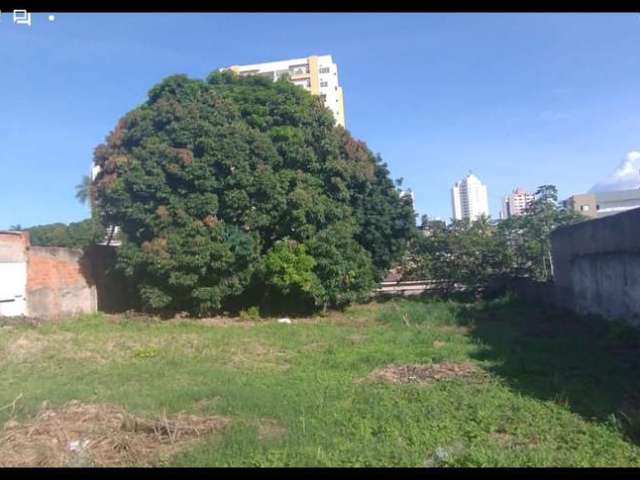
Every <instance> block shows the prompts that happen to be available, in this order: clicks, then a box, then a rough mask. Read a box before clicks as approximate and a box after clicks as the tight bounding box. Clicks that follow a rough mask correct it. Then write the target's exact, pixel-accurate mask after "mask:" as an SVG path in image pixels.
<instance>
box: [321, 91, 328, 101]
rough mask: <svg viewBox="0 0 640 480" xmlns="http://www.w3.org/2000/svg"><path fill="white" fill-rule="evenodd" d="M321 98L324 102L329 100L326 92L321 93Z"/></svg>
mask: <svg viewBox="0 0 640 480" xmlns="http://www.w3.org/2000/svg"><path fill="white" fill-rule="evenodd" d="M320 98H321V99H322V101H323V102H326V101H327V96H326V95H325V94H324V93H323V94H322V95H320Z"/></svg>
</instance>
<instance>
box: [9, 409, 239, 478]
mask: <svg viewBox="0 0 640 480" xmlns="http://www.w3.org/2000/svg"><path fill="white" fill-rule="evenodd" d="M228 423H229V420H228V419H227V418H226V417H219V416H216V417H198V416H195V415H186V414H179V415H175V416H171V417H167V416H166V415H164V416H162V417H161V418H154V419H147V418H143V417H138V416H134V415H131V414H129V413H127V412H126V410H124V409H123V408H120V407H117V406H111V405H100V404H83V403H80V402H78V401H71V402H69V403H67V404H66V405H64V406H63V407H62V408H60V409H56V410H54V409H47V408H46V407H45V408H43V409H42V410H41V411H40V413H39V414H38V415H37V416H36V417H35V418H34V419H33V420H32V421H29V422H26V423H18V422H15V421H9V422H7V423H6V424H5V425H4V428H3V429H2V430H1V431H0V451H1V452H2V455H1V456H0V467H36V466H37V467H65V466H133V465H135V466H150V465H154V464H158V463H159V462H162V461H163V459H165V458H168V457H170V456H172V455H173V454H175V453H176V452H177V451H179V450H181V449H182V448H184V447H186V446H188V445H190V444H191V443H192V441H193V440H195V439H197V438H199V437H201V436H203V435H206V434H210V433H212V432H219V431H221V430H223V429H224V428H225V427H226V426H227V424H228Z"/></svg>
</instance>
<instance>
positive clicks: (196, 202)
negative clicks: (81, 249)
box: [91, 72, 415, 314]
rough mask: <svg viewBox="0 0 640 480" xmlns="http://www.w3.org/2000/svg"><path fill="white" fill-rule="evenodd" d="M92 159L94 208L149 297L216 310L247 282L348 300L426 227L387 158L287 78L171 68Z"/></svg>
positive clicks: (243, 292)
mask: <svg viewBox="0 0 640 480" xmlns="http://www.w3.org/2000/svg"><path fill="white" fill-rule="evenodd" d="M94 162H95V164H97V165H99V166H100V167H101V172H100V174H99V175H98V177H97V178H96V180H95V182H94V184H93V186H92V192H91V196H92V198H93V197H95V202H94V208H95V210H96V211H98V212H99V215H100V218H101V221H102V222H103V224H104V225H118V226H120V228H121V233H122V237H123V245H122V247H121V248H120V249H119V264H120V266H121V268H122V269H123V271H125V273H126V274H127V275H129V276H130V277H131V278H132V279H134V280H135V282H136V284H137V285H138V287H139V293H140V297H141V300H142V303H143V304H144V305H145V306H146V307H147V308H149V309H152V310H169V311H189V312H191V313H194V314H206V313H209V312H212V311H216V310H219V309H221V308H223V307H224V305H225V302H228V301H231V300H232V299H234V298H235V299H237V298H238V297H242V296H245V297H247V298H248V296H249V295H248V293H249V292H250V291H253V292H255V291H260V292H263V294H264V292H274V291H278V292H279V293H280V294H282V295H294V297H293V298H294V301H300V302H304V301H308V302H310V303H311V304H313V305H314V306H316V307H320V306H324V307H327V306H338V307H339V306H343V305H346V304H348V303H350V302H352V301H355V300H358V299H359V298H363V296H365V295H367V294H368V293H369V291H370V290H371V288H372V287H373V284H374V282H375V281H376V280H378V279H380V278H381V276H382V275H383V274H384V273H386V271H387V270H388V269H389V267H390V266H391V264H392V263H394V262H397V261H399V260H400V259H401V257H402V255H403V253H404V250H405V245H406V242H407V239H408V238H410V237H411V236H412V235H413V234H414V231H415V218H414V213H413V208H412V206H411V202H410V201H406V200H405V199H401V198H400V196H399V194H398V190H397V189H396V187H395V185H394V182H393V181H392V180H391V179H390V177H389V170H388V169H387V166H386V165H385V164H384V163H383V162H382V160H381V158H380V157H379V156H376V155H374V154H373V153H372V152H371V151H370V150H369V149H368V148H367V146H366V145H365V144H364V143H363V142H360V141H357V140H355V139H354V138H353V137H352V136H351V135H350V134H349V133H348V132H347V131H346V130H344V129H343V128H342V127H336V126H335V125H334V119H333V116H332V114H331V112H330V111H329V110H328V109H326V108H325V107H324V106H323V104H322V101H321V100H320V99H319V98H318V97H314V96H311V95H310V94H309V93H307V92H305V91H304V90H303V89H302V88H300V87H297V86H294V85H292V84H290V83H289V82H286V81H284V80H283V81H278V82H272V81H270V80H268V79H265V78H261V77H259V76H255V77H246V78H240V77H238V76H237V75H235V74H233V73H231V72H216V73H213V74H211V75H210V76H209V77H208V78H207V79H206V80H204V81H203V80H196V79H190V78H188V77H186V76H184V75H176V76H172V77H169V78H166V79H165V80H163V81H162V82H160V83H159V84H158V85H156V86H154V87H153V88H152V89H151V90H150V91H149V95H148V99H147V101H146V102H145V103H144V104H143V105H141V106H139V107H138V108H136V109H134V110H132V111H131V112H129V113H127V114H126V115H125V116H124V117H123V118H122V119H121V120H120V121H119V122H118V124H117V126H116V128H115V129H114V130H113V131H112V132H111V133H110V134H109V135H108V137H107V139H106V142H105V143H104V144H102V145H99V146H98V147H97V148H96V151H95V155H94ZM263 296H264V295H263Z"/></svg>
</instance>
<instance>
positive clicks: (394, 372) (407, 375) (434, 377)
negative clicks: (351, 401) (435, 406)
mask: <svg viewBox="0 0 640 480" xmlns="http://www.w3.org/2000/svg"><path fill="white" fill-rule="evenodd" d="M479 373H480V371H479V369H478V368H477V367H476V366H475V365H473V364H472V363H468V362H462V363H454V362H443V363H431V364H427V365H421V364H413V365H394V364H392V365H387V366H386V367H383V368H376V369H375V370H374V371H372V372H371V373H370V374H369V375H367V377H366V380H370V381H374V382H385V383H393V384H408V383H421V384H429V383H433V382H435V381H438V380H447V379H450V378H469V377H472V376H476V375H478V374H479Z"/></svg>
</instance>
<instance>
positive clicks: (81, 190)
mask: <svg viewBox="0 0 640 480" xmlns="http://www.w3.org/2000/svg"><path fill="white" fill-rule="evenodd" d="M90 197H91V177H90V176H89V175H84V176H83V177H82V180H81V181H80V183H79V184H78V185H76V199H77V200H78V201H79V202H80V203H82V204H83V205H84V204H86V203H87V202H88V201H89V198H90Z"/></svg>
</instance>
